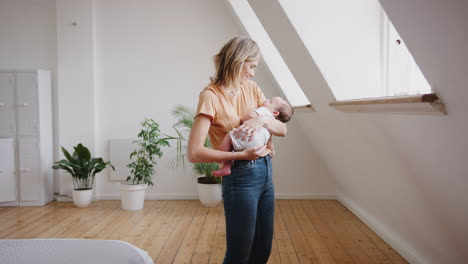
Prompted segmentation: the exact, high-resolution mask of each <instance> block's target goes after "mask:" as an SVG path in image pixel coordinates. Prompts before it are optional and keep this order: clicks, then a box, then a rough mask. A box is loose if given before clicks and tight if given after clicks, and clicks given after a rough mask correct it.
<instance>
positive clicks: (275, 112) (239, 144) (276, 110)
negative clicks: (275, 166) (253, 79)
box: [213, 97, 294, 177]
mask: <svg viewBox="0 0 468 264" xmlns="http://www.w3.org/2000/svg"><path fill="white" fill-rule="evenodd" d="M293 113H294V110H293V108H292V106H291V105H290V104H289V103H288V102H287V101H286V100H284V99H283V98H281V97H273V98H271V99H269V100H266V101H265V103H264V104H263V106H262V107H259V108H257V109H256V110H254V111H253V112H252V113H250V114H248V116H246V117H243V118H242V119H241V121H245V120H248V119H250V118H253V117H256V116H268V117H271V118H276V119H278V120H279V121H281V122H283V123H286V122H288V121H289V120H290V119H291V117H292V115H293ZM235 130H236V129H233V130H231V131H230V132H229V133H228V134H226V136H225V137H224V138H223V140H222V141H221V143H220V145H219V147H218V150H222V151H231V149H234V151H242V150H244V149H246V148H252V147H257V146H264V145H265V144H266V145H267V147H268V148H269V149H270V150H271V151H272V153H273V154H274V146H273V142H272V140H271V133H270V131H268V130H267V129H266V128H264V127H261V128H260V129H258V130H257V132H256V133H255V134H254V135H253V138H250V137H249V138H236V136H235V135H234V133H235ZM229 174H231V161H224V162H223V167H222V168H221V169H219V170H216V171H213V176H215V177H221V176H225V175H229Z"/></svg>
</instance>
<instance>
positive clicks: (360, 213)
mask: <svg viewBox="0 0 468 264" xmlns="http://www.w3.org/2000/svg"><path fill="white" fill-rule="evenodd" d="M336 196H337V198H338V199H337V200H338V201H339V202H340V203H342V204H343V205H344V206H345V207H346V208H348V209H349V210H350V211H351V212H353V214H355V215H356V216H357V217H358V218H359V219H361V220H362V221H363V222H364V223H366V224H367V225H368V226H369V228H370V229H372V231H374V232H375V233H377V235H378V236H379V237H380V238H382V239H383V240H384V241H385V242H386V243H387V244H389V245H390V246H391V247H392V248H393V249H395V250H396V251H397V252H398V253H399V254H400V255H401V256H402V257H403V258H405V259H406V260H407V261H408V262H409V263H412V264H422V263H423V262H422V261H421V259H423V258H421V257H418V256H417V254H416V253H415V250H413V249H412V247H411V246H409V245H408V243H406V242H404V241H403V240H402V239H401V238H400V237H399V236H398V234H396V233H395V232H392V231H390V230H389V228H387V227H386V226H385V225H384V224H382V223H381V222H380V221H378V220H377V219H375V218H374V217H372V216H371V215H369V214H368V213H366V211H365V210H363V209H362V208H361V207H359V206H358V205H356V204H355V203H354V202H353V201H351V200H350V199H349V198H347V197H345V196H344V195H343V194H341V193H338V194H337V195H336Z"/></svg>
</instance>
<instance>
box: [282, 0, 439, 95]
mask: <svg viewBox="0 0 468 264" xmlns="http://www.w3.org/2000/svg"><path fill="white" fill-rule="evenodd" d="M278 2H279V3H280V5H281V7H282V8H283V9H284V12H285V13H286V15H287V16H288V18H289V20H290V21H291V23H292V25H293V26H294V28H295V30H296V31H297V33H298V35H299V37H300V38H301V40H302V41H303V42H304V44H305V46H306V47H307V49H308V51H309V53H310V54H311V55H312V57H313V59H314V61H315V62H316V64H317V66H318V67H319V69H320V71H321V73H322V74H323V77H324V78H325V80H326V81H327V83H328V85H329V87H330V89H331V90H332V92H333V94H334V96H335V98H336V99H337V100H350V99H363V98H374V97H388V96H401V95H413V94H422V93H431V87H430V85H429V84H428V83H427V81H426V79H425V78H424V76H423V75H422V73H421V71H420V70H419V67H418V66H417V65H416V63H415V61H414V59H413V57H412V56H411V54H410V52H409V51H408V49H407V47H406V45H405V43H404V41H403V40H402V39H401V37H400V36H399V35H398V33H397V31H396V30H395V28H394V27H393V25H392V24H391V22H390V21H389V20H388V18H387V16H386V14H385V12H384V10H383V8H382V7H381V6H380V3H379V2H378V1H377V0H355V1H341V0H327V1H301V0H278ZM337 6H340V8H336V7H337Z"/></svg>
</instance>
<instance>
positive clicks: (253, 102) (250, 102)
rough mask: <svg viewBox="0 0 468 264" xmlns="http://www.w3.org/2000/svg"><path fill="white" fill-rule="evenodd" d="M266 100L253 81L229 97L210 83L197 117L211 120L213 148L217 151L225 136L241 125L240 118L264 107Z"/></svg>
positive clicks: (205, 90)
mask: <svg viewBox="0 0 468 264" xmlns="http://www.w3.org/2000/svg"><path fill="white" fill-rule="evenodd" d="M265 100H266V98H265V95H264V94H263V92H262V90H261V89H260V87H258V85H257V84H256V83H255V82H254V81H251V80H248V81H246V82H245V83H244V84H242V85H241V86H240V91H239V93H238V94H237V95H236V96H232V95H229V94H227V93H225V92H224V91H223V89H222V88H221V87H218V86H217V85H215V84H213V83H210V84H209V85H208V86H207V87H206V88H205V89H203V91H201V93H200V97H199V100H198V107H197V112H196V114H195V117H196V116H198V115H199V114H203V115H206V116H208V117H209V118H210V119H211V126H210V130H209V131H208V136H209V138H210V141H211V144H212V145H213V148H214V149H217V148H218V146H219V144H220V143H221V141H222V140H223V138H224V136H225V135H226V134H227V133H228V132H229V131H231V130H232V129H233V128H236V127H238V126H240V125H241V120H240V117H241V116H244V115H246V114H248V113H251V112H252V111H254V110H255V109H257V108H259V107H261V106H263V104H264V103H265ZM269 152H270V151H268V152H266V153H265V155H266V154H268V153H269ZM262 156H263V155H262Z"/></svg>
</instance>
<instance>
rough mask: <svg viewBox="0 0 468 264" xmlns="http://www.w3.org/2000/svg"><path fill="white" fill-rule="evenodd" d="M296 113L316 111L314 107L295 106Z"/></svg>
mask: <svg viewBox="0 0 468 264" xmlns="http://www.w3.org/2000/svg"><path fill="white" fill-rule="evenodd" d="M293 108H294V111H312V112H315V109H314V107H313V106H312V105H310V104H308V105H299V106H293Z"/></svg>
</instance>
